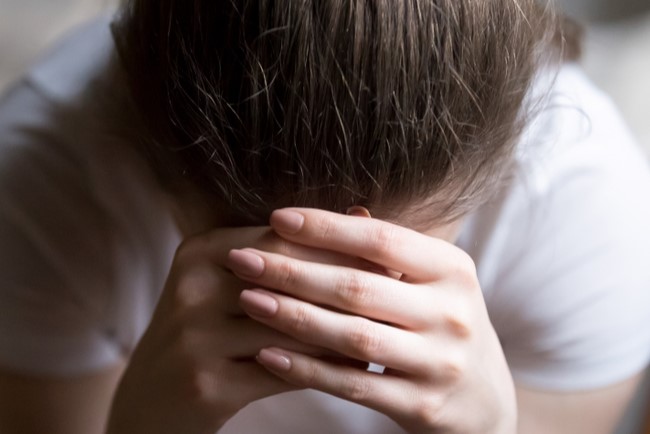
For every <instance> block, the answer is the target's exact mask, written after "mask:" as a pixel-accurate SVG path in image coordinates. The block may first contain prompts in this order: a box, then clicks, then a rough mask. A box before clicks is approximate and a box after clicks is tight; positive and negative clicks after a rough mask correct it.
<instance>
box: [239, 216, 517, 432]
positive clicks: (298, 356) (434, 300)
mask: <svg viewBox="0 0 650 434" xmlns="http://www.w3.org/2000/svg"><path fill="white" fill-rule="evenodd" d="M271 225H272V227H273V228H274V230H275V231H276V232H277V233H278V234H279V235H280V236H282V237H283V238H285V239H287V240H289V241H291V242H294V243H298V244H302V245H305V246H310V247H314V248H318V249H328V250H331V251H333V252H339V253H343V254H348V255H351V256H353V257H355V256H356V257H359V258H362V259H363V260H365V261H369V262H370V263H372V264H376V265H377V268H378V269H379V270H384V272H383V273H382V272H371V271H363V270H359V269H356V268H352V267H347V266H341V265H332V264H322V263H314V262H310V261H305V260H300V259H295V258H291V257H289V256H286V255H282V254H277V253H270V252H267V251H262V250H259V249H244V250H234V251H232V252H230V255H229V259H228V266H229V267H230V268H231V269H232V270H233V271H234V272H235V274H236V275H238V276H239V277H241V278H242V279H245V280H247V281H250V282H254V283H255V287H260V288H267V289H266V290H264V289H253V290H247V291H244V292H243V293H242V294H241V298H240V304H241V306H242V307H243V309H244V310H245V311H246V313H247V314H248V315H249V316H250V317H251V318H253V319H255V320H256V321H258V322H259V323H261V324H264V325H267V326H269V327H271V328H273V329H275V330H277V331H279V332H281V333H283V334H287V335H289V336H292V337H294V338H295V339H297V340H299V341H301V342H303V343H308V344H311V345H315V346H317V347H324V348H328V349H330V350H332V351H333V352H335V353H341V354H344V355H346V356H348V357H350V358H353V359H358V360H363V361H368V362H373V363H376V364H380V365H384V366H386V370H385V372H384V373H383V375H382V374H376V373H372V372H367V371H365V370H361V369H356V368H353V367H347V366H340V365H336V364H332V363H329V362H327V361H325V360H323V359H321V358H318V357H313V356H311V355H309V354H306V353H304V352H302V351H296V350H295V349H291V348H286V347H284V346H282V345H274V346H269V347H266V348H264V349H263V350H261V351H260V352H259V354H258V356H257V358H258V361H259V363H260V364H262V365H263V366H265V367H266V368H267V369H268V370H269V371H270V372H272V373H274V374H275V375H276V376H277V377H279V378H281V379H283V380H286V381H287V382H288V383H289V384H292V385H294V386H295V387H299V388H314V389H318V390H321V391H324V392H327V393H330V394H332V395H336V396H338V397H341V398H344V399H347V400H350V401H353V402H357V403H359V404H362V405H364V406H367V407H370V408H373V409H376V410H378V411H380V412H382V413H384V414H386V415H387V416H389V417H391V418H392V419H394V420H395V421H396V422H397V423H399V424H400V425H401V426H402V427H403V428H405V429H406V430H407V431H409V432H412V433H441V432H445V433H478V432H480V433H514V432H515V429H516V428H515V427H516V413H517V412H516V401H515V394H514V386H513V382H512V378H511V376H510V372H509V370H508V366H507V364H506V361H505V358H504V356H503V352H502V349H501V346H500V344H499V340H498V339H497V336H496V334H495V332H494V329H493V327H492V325H491V323H490V320H489V318H488V314H487V311H486V307H485V303H484V301H483V297H482V293H481V289H480V287H479V284H478V281H477V277H476V271H475V268H474V265H473V262H472V261H471V259H470V258H469V257H468V256H467V255H466V254H465V253H464V252H463V251H461V250H460V249H458V248H456V247H455V246H453V245H451V244H449V243H447V242H445V241H442V240H439V239H435V238H432V237H429V236H426V235H423V234H420V233H417V232H414V231H411V230H409V229H405V228H402V227H399V226H396V225H393V224H389V223H386V222H382V221H379V220H373V219H362V218H358V217H351V216H343V215H339V214H333V213H329V212H324V211H319V210H313V209H292V210H288V209H285V210H280V211H276V212H275V213H274V214H273V216H272V218H271Z"/></svg>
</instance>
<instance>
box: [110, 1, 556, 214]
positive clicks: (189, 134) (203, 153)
mask: <svg viewBox="0 0 650 434" xmlns="http://www.w3.org/2000/svg"><path fill="white" fill-rule="evenodd" d="M556 23H557V20H556V19H555V17H554V15H553V13H552V12H551V11H550V10H549V9H544V8H541V7H539V6H536V4H535V1H534V0H421V1H418V0H399V1H398V0H395V1H392V0H350V1H343V0H300V1H298V0H276V1H274V0H222V1H218V0H131V1H127V2H126V3H125V5H124V6H123V8H122V11H121V15H120V16H119V18H118V20H117V21H116V22H115V23H114V28H113V31H114V35H115V38H116V41H117V44H118V49H119V52H120V56H121V60H122V63H123V66H124V68H125V71H126V76H127V79H128V82H129V83H128V84H129V87H130V89H131V91H132V96H133V99H134V101H135V104H136V107H137V109H138V112H139V113H140V114H141V116H142V120H143V121H144V123H145V124H146V125H147V126H148V135H147V136H146V137H142V138H141V144H142V149H143V150H144V152H146V154H147V155H148V157H149V158H150V159H151V161H152V165H153V167H154V169H155V170H156V172H157V173H158V175H159V177H160V179H161V180H162V181H163V183H164V184H166V185H167V186H173V185H175V184H177V183H178V182H179V180H181V179H187V180H189V181H190V182H191V183H192V185H194V186H195V188H197V189H198V190H199V191H200V192H201V193H203V194H204V195H205V197H208V198H211V200H212V199H213V200H214V202H215V204H217V203H219V204H222V205H223V204H225V205H226V206H228V207H229V208H230V210H231V214H232V215H233V216H237V217H238V218H241V219H243V220H245V221H247V222H248V221H249V222H262V221H265V220H266V218H267V216H268V214H269V212H270V211H271V210H273V209H275V208H278V207H282V206H311V207H318V208H323V209H330V210H336V211H340V210H345V209H346V208H347V207H349V206H351V205H363V206H365V207H367V208H369V209H370V210H371V211H372V212H373V214H375V215H377V216H379V217H382V218H386V219H396V218H397V217H402V216H403V214H404V210H405V209H408V208H412V207H413V206H415V205H419V206H420V207H428V208H429V210H428V212H427V213H425V214H426V218H427V219H429V220H437V221H440V222H442V221H448V220H451V219H453V218H455V217H456V216H458V215H460V214H462V213H464V212H466V211H467V210H469V209H471V208H473V207H474V206H476V205H477V203H480V202H481V201H482V200H484V198H485V197H486V192H488V191H489V190H490V189H491V188H492V187H494V182H495V180H498V179H499V178H500V175H501V174H502V173H503V169H504V167H505V166H506V163H507V161H509V158H510V155H511V153H512V150H513V147H514V144H515V143H516V141H517V139H518V136H519V133H520V132H521V129H522V127H523V125H524V122H525V120H526V113H527V112H526V110H525V107H524V101H525V98H526V95H527V94H528V91H529V88H530V85H531V82H532V80H533V79H534V76H535V73H536V71H538V70H539V69H540V66H541V63H543V62H544V61H545V60H546V59H548V58H549V56H551V53H552V52H554V50H552V49H551V48H550V47H551V45H552V44H553V42H552V41H553V40H555V39H556V38H555V36H556V34H557V32H556V29H555V25H556ZM556 51H557V50H556Z"/></svg>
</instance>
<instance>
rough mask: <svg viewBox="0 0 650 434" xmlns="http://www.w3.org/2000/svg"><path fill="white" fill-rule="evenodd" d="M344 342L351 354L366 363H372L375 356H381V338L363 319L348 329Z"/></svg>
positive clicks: (382, 344) (382, 342)
mask: <svg viewBox="0 0 650 434" xmlns="http://www.w3.org/2000/svg"><path fill="white" fill-rule="evenodd" d="M346 341H347V344H348V346H349V348H350V351H351V352H352V353H353V354H356V355H357V356H358V357H359V358H361V359H363V360H367V361H372V360H373V359H374V358H375V356H376V355H377V354H381V352H382V350H383V347H384V341H383V339H382V337H381V336H380V335H379V333H377V332H376V330H375V329H374V327H373V326H372V324H371V323H370V321H368V320H366V319H363V318H360V319H359V321H358V323H357V324H355V325H353V326H352V327H351V328H350V331H349V332H348V335H347V337H346Z"/></svg>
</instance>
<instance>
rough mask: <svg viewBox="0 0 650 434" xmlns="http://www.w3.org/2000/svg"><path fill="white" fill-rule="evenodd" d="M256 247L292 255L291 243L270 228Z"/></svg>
mask: <svg viewBox="0 0 650 434" xmlns="http://www.w3.org/2000/svg"><path fill="white" fill-rule="evenodd" d="M256 248H258V249H259V250H263V251H266V252H271V253H277V254H280V255H284V256H292V255H291V252H292V248H291V244H290V243H289V242H288V241H286V240H285V239H284V238H282V237H280V236H279V235H277V234H276V233H275V232H273V231H272V230H270V229H269V230H268V231H267V232H266V233H264V235H262V236H261V237H260V238H259V242H258V245H257V246H256Z"/></svg>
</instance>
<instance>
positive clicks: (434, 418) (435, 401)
mask: <svg viewBox="0 0 650 434" xmlns="http://www.w3.org/2000/svg"><path fill="white" fill-rule="evenodd" d="M442 408H443V406H442V400H441V398H440V397H439V396H437V395H435V394H429V393H427V394H425V395H423V396H421V397H420V398H419V399H418V400H417V404H416V405H415V406H414V417H415V420H416V421H418V422H419V425H422V426H427V427H432V428H441V427H443V426H444V424H443V421H442Z"/></svg>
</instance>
